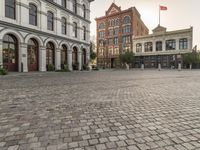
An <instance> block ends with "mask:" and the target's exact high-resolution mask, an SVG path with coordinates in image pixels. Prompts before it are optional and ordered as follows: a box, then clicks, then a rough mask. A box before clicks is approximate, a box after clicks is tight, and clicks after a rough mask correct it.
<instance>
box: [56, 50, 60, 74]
mask: <svg viewBox="0 0 200 150" xmlns="http://www.w3.org/2000/svg"><path fill="white" fill-rule="evenodd" d="M55 69H56V70H60V69H61V50H60V49H56V52H55Z"/></svg>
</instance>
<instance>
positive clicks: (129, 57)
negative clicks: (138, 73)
mask: <svg viewBox="0 0 200 150" xmlns="http://www.w3.org/2000/svg"><path fill="white" fill-rule="evenodd" d="M119 58H120V61H121V62H122V63H127V64H131V63H133V62H134V61H135V54H134V53H133V52H125V53H124V54H121V55H120V56H119Z"/></svg>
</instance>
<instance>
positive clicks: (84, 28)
mask: <svg viewBox="0 0 200 150" xmlns="http://www.w3.org/2000/svg"><path fill="white" fill-rule="evenodd" d="M83 40H86V27H85V26H83Z"/></svg>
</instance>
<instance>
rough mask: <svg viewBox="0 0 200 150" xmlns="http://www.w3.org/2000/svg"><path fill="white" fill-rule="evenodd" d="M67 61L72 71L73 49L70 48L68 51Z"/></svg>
mask: <svg viewBox="0 0 200 150" xmlns="http://www.w3.org/2000/svg"><path fill="white" fill-rule="evenodd" d="M67 61H68V62H67V63H68V68H69V70H70V71H72V70H73V69H72V51H71V50H69V51H68V52H67Z"/></svg>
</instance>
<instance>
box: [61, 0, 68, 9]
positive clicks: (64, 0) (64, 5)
mask: <svg viewBox="0 0 200 150" xmlns="http://www.w3.org/2000/svg"><path fill="white" fill-rule="evenodd" d="M61 2H62V6H63V7H65V8H67V2H66V0H62V1H61Z"/></svg>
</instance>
